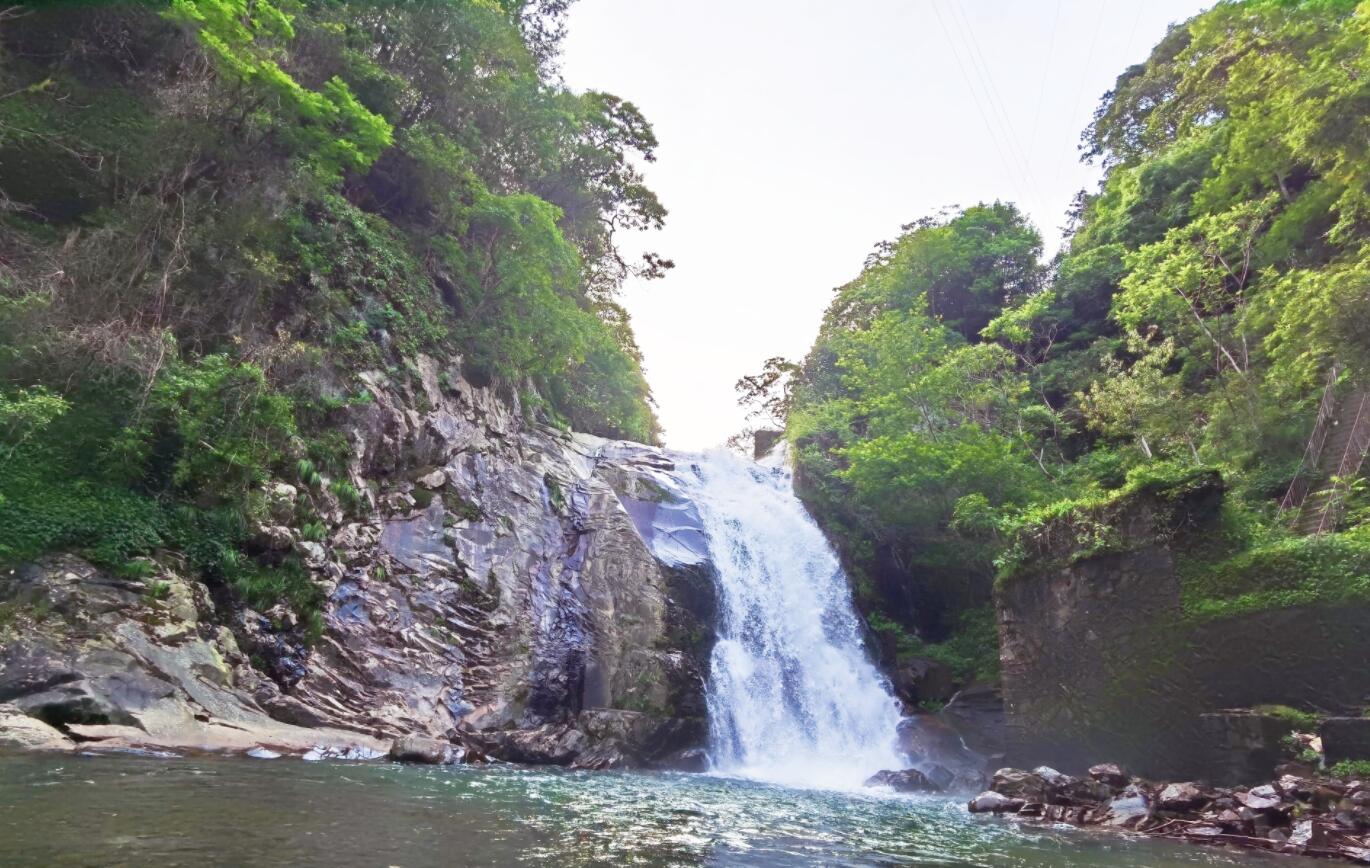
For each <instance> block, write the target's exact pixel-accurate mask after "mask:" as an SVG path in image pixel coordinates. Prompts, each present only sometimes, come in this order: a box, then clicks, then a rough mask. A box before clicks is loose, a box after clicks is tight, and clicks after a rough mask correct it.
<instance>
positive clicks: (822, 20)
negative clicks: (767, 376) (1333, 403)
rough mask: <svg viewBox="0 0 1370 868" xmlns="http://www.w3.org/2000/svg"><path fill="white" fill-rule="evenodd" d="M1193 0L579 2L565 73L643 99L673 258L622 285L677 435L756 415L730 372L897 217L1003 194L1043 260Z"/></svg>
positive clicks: (856, 266)
mask: <svg viewBox="0 0 1370 868" xmlns="http://www.w3.org/2000/svg"><path fill="white" fill-rule="evenodd" d="M1207 5H1211V4H1210V3H1205V2H1199V0H961V2H958V0H849V2H840V3H839V2H832V0H578V2H577V3H576V4H575V5H573V6H572V7H571V12H570V15H569V18H568V22H567V23H568V28H569V32H568V35H567V39H566V42H565V45H564V58H563V63H562V74H563V75H564V77H565V79H566V82H567V84H568V85H569V86H570V87H572V88H573V89H575V90H587V89H593V90H604V91H608V92H610V93H614V94H617V95H618V96H621V97H623V98H625V99H628V100H631V101H632V102H634V103H636V104H637V105H638V107H639V108H641V109H642V111H643V112H644V113H645V114H646V116H647V118H648V120H650V121H651V122H652V125H653V127H654V128H655V130H656V134H657V138H658V139H659V140H660V142H661V145H660V147H659V149H658V151H657V160H656V162H654V163H651V164H648V165H645V166H644V170H645V174H646V178H647V183H648V186H650V187H651V188H652V189H654V190H655V191H656V192H657V194H658V195H659V196H660V197H661V199H662V202H663V203H664V204H665V206H666V208H667V209H668V210H669V212H670V214H669V216H668V217H667V220H666V228H665V229H664V230H662V231H660V232H651V233H643V234H641V235H640V236H635V237H629V238H625V239H623V241H624V247H625V249H627V250H629V251H643V250H650V251H655V252H658V253H660V254H662V255H663V256H666V257H668V258H670V259H673V260H674V261H675V263H676V267H675V269H673V270H672V271H670V272H668V274H667V276H666V277H665V278H664V279H661V280H654V281H630V282H629V284H628V285H627V286H626V287H625V288H624V293H623V302H624V305H625V307H627V309H628V311H629V313H630V314H631V315H632V318H633V326H634V330H635V332H636V334H637V339H638V343H639V344H640V345H641V347H642V350H643V353H644V357H645V363H646V370H647V379H648V382H649V383H650V384H651V386H652V390H653V394H654V395H655V398H656V401H657V404H658V414H659V416H660V418H661V422H662V425H663V426H664V428H665V439H666V444H667V445H668V446H670V447H673V448H676V449H690V450H695V449H703V448H707V447H709V446H714V445H718V444H720V443H722V442H723V440H724V439H726V438H727V437H728V436H729V435H731V434H733V433H736V432H737V431H739V430H741V429H742V428H743V426H744V425H745V424H746V420H745V418H744V411H743V410H742V409H741V408H740V407H738V406H737V403H736V393H735V392H734V389H733V384H734V383H735V382H736V380H737V379H738V378H739V377H741V376H743V375H745V374H752V373H756V372H757V371H759V370H760V368H761V364H762V362H763V361H764V360H765V359H767V358H769V357H771V356H777V355H778V356H785V357H788V358H792V359H796V360H798V359H801V358H802V357H803V356H804V354H805V353H806V352H807V351H808V348H809V346H810V344H812V342H813V338H814V336H815V335H816V334H817V331H818V325H819V321H820V320H821V318H822V315H823V311H824V309H825V308H826V307H827V305H828V302H829V301H830V300H831V298H832V291H833V289H834V288H835V287H837V286H840V285H842V284H843V283H846V282H847V281H849V280H851V279H852V278H854V277H855V276H856V275H857V274H858V273H859V272H860V269H861V264H862V262H863V261H864V259H865V257H866V254H867V253H868V252H870V250H871V249H872V248H873V247H874V246H875V244H876V242H878V241H881V240H883V239H892V238H894V237H896V236H897V235H898V233H899V227H900V226H901V225H902V224H905V223H909V222H911V221H913V220H916V219H918V218H919V217H922V216H925V215H928V214H933V213H936V212H938V211H939V210H941V209H943V208H945V207H948V206H956V205H960V206H967V205H973V204H975V203H976V202H981V201H994V200H995V199H1002V200H1007V201H1012V202H1015V203H1017V204H1018V205H1019V207H1021V208H1022V209H1023V210H1024V211H1026V212H1027V213H1028V215H1029V216H1030V217H1031V219H1032V220H1033V222H1034V223H1035V224H1036V225H1037V227H1038V229H1039V230H1041V232H1042V234H1043V237H1044V238H1045V239H1046V246H1047V252H1048V254H1050V253H1051V252H1053V251H1054V250H1055V248H1056V247H1057V246H1058V245H1059V243H1060V236H1061V229H1060V227H1061V226H1062V225H1063V224H1064V222H1065V216H1064V215H1065V212H1066V208H1067V206H1068V205H1069V204H1070V201H1071V199H1072V198H1073V197H1074V195H1075V193H1076V192H1077V191H1078V190H1080V189H1081V188H1084V187H1088V188H1090V189H1093V188H1094V187H1095V185H1096V184H1097V183H1098V177H1099V175H1098V170H1097V168H1094V167H1091V166H1088V165H1083V164H1081V163H1080V162H1079V158H1078V149H1077V146H1078V143H1079V139H1080V133H1081V131H1082V130H1083V129H1084V128H1085V126H1086V125H1087V124H1088V123H1089V120H1090V118H1091V116H1092V115H1093V112H1094V108H1095V106H1096V105H1097V104H1098V100H1099V97H1100V96H1101V95H1102V94H1103V93H1104V92H1106V91H1107V90H1109V89H1110V88H1111V87H1112V85H1113V82H1114V80H1115V79H1116V78H1117V76H1118V75H1119V74H1120V73H1121V72H1122V71H1123V70H1124V69H1126V68H1127V66H1129V65H1131V64H1133V63H1138V62H1141V61H1142V60H1144V59H1145V58H1146V56H1147V54H1148V53H1149V51H1150V49H1151V46H1152V45H1154V44H1155V43H1156V42H1157V41H1158V40H1159V39H1160V38H1161V36H1162V35H1164V33H1165V31H1166V27H1167V26H1168V25H1169V24H1171V23H1174V22H1180V21H1183V20H1185V19H1187V18H1189V17H1190V16H1192V15H1194V14H1195V13H1197V12H1199V11H1200V10H1201V9H1203V8H1204V7H1205V6H1207Z"/></svg>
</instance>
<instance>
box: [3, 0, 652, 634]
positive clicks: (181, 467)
mask: <svg viewBox="0 0 1370 868" xmlns="http://www.w3.org/2000/svg"><path fill="white" fill-rule="evenodd" d="M567 5H568V4H567V3H566V2H563V0H537V2H532V0H425V2H400V0H391V2H330V0H161V2H153V0H149V2H141V3H140V2H123V3H90V2H86V3H79V2H73V3H42V4H27V5H22V6H12V7H7V8H5V9H4V10H3V11H0V428H3V430H4V434H5V437H4V443H5V446H4V452H3V455H0V560H3V561H5V562H14V561H17V560H19V559H22V558H27V557H32V556H34V555H36V554H39V553H41V552H44V551H52V550H77V551H81V552H84V553H86V554H87V555H88V556H89V557H91V558H92V559H93V560H95V561H96V562H97V563H99V564H101V565H104V566H107V567H110V568H113V569H114V570H116V571H123V572H125V573H129V574H133V575H134V576H135V577H136V576H137V575H139V574H142V573H145V572H146V571H148V570H149V569H150V564H149V562H148V561H146V560H140V559H139V556H141V555H145V554H149V553H151V552H153V551H160V550H172V551H178V552H181V553H183V554H184V555H185V557H186V558H187V559H188V561H189V563H190V564H191V566H193V567H194V568H195V569H196V571H197V573H198V574H199V575H202V576H203V577H204V578H205V579H206V580H207V581H209V582H210V583H211V584H212V585H213V586H215V587H218V588H221V589H226V590H229V591H236V592H237V595H238V596H240V597H243V598H245V599H246V600H247V601H249V602H250V603H252V604H253V605H259V606H269V605H271V604H272V603H274V602H276V601H278V600H281V599H287V600H289V601H290V602H292V603H293V604H294V605H295V607H296V609H297V610H300V611H302V612H305V613H308V612H309V611H311V610H314V609H316V607H317V606H318V604H319V599H318V595H319V593H320V592H319V591H318V590H317V589H316V588H315V587H314V586H313V585H312V584H311V582H310V581H309V579H308V575H307V573H305V572H304V571H303V570H302V569H301V568H300V567H299V565H298V564H297V563H295V562H294V561H293V560H292V559H290V558H287V559H286V560H285V561H284V562H281V561H279V559H277V560H276V561H274V562H266V561H263V560H261V559H258V558H253V557H249V556H247V555H246V554H245V553H244V552H245V548H244V545H243V543H244V539H245V536H246V533H247V528H248V527H250V526H251V524H252V522H253V521H254V520H255V519H256V518H258V517H259V516H260V514H261V512H262V509H263V504H262V492H261V486H262V483H263V482H264V481H265V480H267V479H268V478H275V479H286V480H290V481H292V482H294V483H296V484H297V485H298V486H300V488H301V489H302V490H303V491H304V492H306V493H307V494H308V496H307V497H306V498H304V499H302V500H301V501H300V506H299V511H300V514H299V515H297V516H295V519H296V524H298V526H300V527H301V528H302V531H301V532H302V533H303V534H304V535H305V538H306V539H308V538H321V537H322V535H323V533H324V532H325V524H324V523H323V522H322V520H321V518H320V517H321V516H322V515H323V514H325V513H336V512H337V511H339V510H341V511H343V512H344V513H345V512H346V511H348V510H353V509H357V508H360V507H361V506H363V505H364V504H365V503H366V502H367V500H368V498H369V496H370V494H369V493H368V492H366V491H364V490H359V485H358V484H356V483H355V481H354V480H350V479H349V477H348V475H347V472H346V471H347V462H348V459H349V454H350V451H351V450H352V448H353V444H349V443H347V442H345V441H344V440H343V438H342V436H341V435H340V434H339V433H338V432H337V430H336V426H334V425H331V424H330V422H331V419H333V418H334V416H335V414H336V413H338V412H339V411H340V410H342V409H344V408H347V407H348V406H349V405H352V404H355V403H356V402H365V401H367V400H369V399H370V395H369V394H368V393H367V392H366V391H365V390H364V389H363V388H361V383H360V380H359V379H358V377H359V375H361V374H362V373H363V372H368V371H369V372H375V373H376V374H378V375H380V376H384V377H387V378H389V379H390V380H392V381H400V382H403V381H404V380H405V378H406V377H409V376H411V375H412V370H411V366H412V360H413V359H414V358H415V357H416V356H417V355H418V354H423V353H427V354H430V355H433V356H438V357H442V358H460V359H461V360H462V363H463V371H464V372H465V373H466V375H468V376H470V377H471V378H472V379H473V380H474V381H477V382H483V383H486V384H492V385H495V386H496V387H498V388H499V389H501V390H502V391H503V392H504V393H505V394H506V395H507V397H508V400H509V402H510V403H511V404H513V405H514V406H517V407H519V408H521V412H523V413H524V415H525V416H526V417H527V418H529V419H530V420H538V421H542V422H546V423H550V424H553V425H560V426H562V427H574V428H576V429H578V430H584V431H590V432H595V433H600V434H604V435H609V436H617V437H626V438H633V439H637V440H642V441H647V442H652V441H655V440H656V439H657V437H658V434H659V431H658V427H657V424H656V420H655V417H654V414H653V411H652V405H651V400H650V395H649V392H648V388H647V385H646V381H645V380H644V378H643V375H642V370H641V365H640V361H641V359H640V354H639V353H638V351H637V348H636V346H635V345H634V342H633V336H632V333H631V330H630V328H629V324H628V321H627V316H626V314H625V312H624V311H623V309H622V308H621V307H619V306H618V305H617V304H616V302H615V293H616V290H617V288H618V287H619V285H620V284H621V283H622V281H623V280H624V279H625V277H626V276H628V275H629V274H636V275H645V276H648V277H650V276H655V275H659V274H660V273H661V272H662V271H663V270H664V269H667V268H669V267H670V266H671V263H670V261H669V260H666V259H664V258H661V257H658V256H655V255H648V256H647V257H645V258H644V259H643V260H642V261H638V262H632V261H627V260H626V259H625V258H624V257H623V256H622V255H620V252H619V250H618V248H617V246H616V238H615V233H616V232H619V231H621V230H625V229H634V230H636V229H651V228H656V227H660V226H661V224H662V221H663V218H664V217H665V213H666V212H665V210H664V208H663V207H662V205H661V203H660V202H659V201H658V200H657V198H656V196H655V195H654V194H653V193H652V192H651V190H649V189H648V188H647V187H646V186H644V184H643V181H642V178H641V176H640V174H639V171H638V170H637V168H635V166H636V165H637V163H638V161H640V160H651V159H652V158H653V150H654V148H655V146H656V140H655V138H654V136H653V133H652V129H651V126H650V125H649V124H648V123H647V121H646V120H645V119H644V118H643V116H642V115H641V113H640V112H639V111H638V110H637V108H636V107H634V106H633V105H632V104H631V103H628V102H625V101H623V100H621V99H618V98H616V97H614V96H612V95H610V94H607V93H598V92H588V93H584V94H575V93H572V92H570V91H569V90H568V89H567V88H565V87H564V86H563V85H562V84H561V83H560V80H559V77H558V74H557V71H556V59H557V51H558V45H559V40H560V37H561V35H562V30H563V14H564V12H565V7H566V6H567ZM311 533H312V534H313V536H312V537H311V536H310V534H311Z"/></svg>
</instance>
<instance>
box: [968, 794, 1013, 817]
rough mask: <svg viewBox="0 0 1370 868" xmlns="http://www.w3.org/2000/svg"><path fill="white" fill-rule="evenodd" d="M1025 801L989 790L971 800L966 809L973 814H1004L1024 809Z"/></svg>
mask: <svg viewBox="0 0 1370 868" xmlns="http://www.w3.org/2000/svg"><path fill="white" fill-rule="evenodd" d="M1023 804H1024V802H1023V800H1022V799H1017V798H1013V797H1011V796H1006V795H1004V794H1003V793H996V792H994V791H993V790H988V791H986V792H983V793H981V794H980V795H978V796H976V797H975V798H973V799H971V800H970V804H968V805H967V806H966V807H967V808H968V809H969V810H970V812H971V813H972V814H1003V813H1008V812H1011V811H1017V810H1019V809H1021V808H1022V807H1023Z"/></svg>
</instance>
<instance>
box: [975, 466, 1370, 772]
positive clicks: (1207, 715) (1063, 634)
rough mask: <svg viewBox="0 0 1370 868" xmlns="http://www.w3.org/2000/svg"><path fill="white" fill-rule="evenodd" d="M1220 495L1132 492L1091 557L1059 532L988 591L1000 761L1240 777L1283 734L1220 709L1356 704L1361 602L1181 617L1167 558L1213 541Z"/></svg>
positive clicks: (1364, 629)
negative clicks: (994, 613)
mask: <svg viewBox="0 0 1370 868" xmlns="http://www.w3.org/2000/svg"><path fill="white" fill-rule="evenodd" d="M1221 497H1222V489H1221V483H1220V482H1219V481H1218V480H1217V479H1216V477H1215V478H1211V479H1206V480H1199V481H1198V482H1197V483H1196V484H1194V485H1193V486H1191V487H1190V488H1188V489H1187V490H1185V491H1183V492H1179V493H1176V492H1161V493H1157V492H1141V493H1138V494H1137V495H1134V496H1133V497H1131V498H1130V499H1128V500H1127V501H1125V502H1122V503H1119V504H1118V505H1117V508H1116V511H1115V513H1114V514H1112V515H1110V516H1107V519H1108V523H1109V526H1110V527H1112V528H1113V529H1115V531H1116V539H1115V540H1114V541H1113V542H1112V544H1111V545H1109V546H1108V547H1107V548H1105V549H1104V550H1095V549H1093V548H1090V546H1088V545H1080V544H1079V543H1078V542H1077V541H1076V540H1075V539H1074V538H1072V537H1071V536H1070V535H1069V534H1061V535H1058V536H1055V537H1053V538H1052V542H1051V543H1050V544H1049V545H1048V546H1047V547H1046V548H1045V549H1044V550H1043V551H1040V552H1038V553H1036V555H1035V557H1034V558H1033V559H1031V560H1029V562H1028V563H1027V564H1026V565H1025V567H1024V568H1023V569H1022V570H1020V571H1019V573H1018V574H1017V575H1015V576H1012V577H1010V579H1009V580H1007V581H1004V582H1001V583H1000V586H999V587H998V588H997V589H996V605H997V609H998V616H999V636H1000V648H1001V650H1000V657H1001V661H1002V667H1003V668H1002V684H1003V692H1004V700H1005V710H1006V717H1007V720H1006V722H1007V725H1008V746H1007V755H1008V760H1009V761H1010V762H1015V763H1018V764H1021V765H1029V764H1032V763H1039V762H1047V763H1050V764H1051V765H1053V766H1056V767H1059V768H1063V769H1066V770H1068V771H1075V770H1082V769H1084V768H1086V767H1087V766H1089V764H1090V763H1092V762H1097V761H1098V760H1099V759H1100V758H1103V757H1108V758H1117V759H1119V760H1121V761H1123V762H1124V763H1125V764H1127V765H1128V767H1129V768H1132V769H1135V770H1137V771H1138V772H1140V773H1142V774H1144V775H1148V776H1153V777H1166V778H1180V777H1190V776H1197V777H1202V778H1204V779H1207V780H1210V781H1213V782H1214V783H1221V784H1239V783H1250V782H1252V781H1255V780H1261V779H1265V778H1268V777H1269V776H1270V775H1271V774H1272V773H1273V772H1274V766H1275V763H1276V762H1278V761H1279V759H1280V758H1281V755H1282V753H1283V750H1282V747H1281V743H1280V742H1281V738H1282V737H1283V736H1285V735H1288V733H1289V731H1290V729H1291V727H1290V725H1289V724H1288V723H1287V722H1284V723H1281V722H1280V721H1278V720H1275V719H1271V718H1266V717H1263V716H1262V715H1260V714H1253V713H1250V712H1247V711H1238V710H1234V709H1246V708H1250V707H1252V706H1260V705H1264V704H1287V705H1296V706H1306V707H1315V708H1321V709H1325V710H1330V711H1334V712H1335V711H1340V712H1341V713H1344V714H1345V713H1352V710H1358V709H1359V707H1360V704H1361V703H1362V702H1363V700H1364V697H1365V696H1367V695H1370V670H1367V669H1366V667H1364V666H1361V665H1358V664H1356V663H1355V662H1353V661H1358V660H1359V659H1361V657H1363V651H1362V650H1361V649H1363V648H1364V647H1365V643H1366V642H1367V641H1370V612H1367V610H1366V607H1364V606H1363V605H1358V604H1352V603H1348V604H1345V605H1341V606H1337V607H1328V606H1294V607H1287V608H1276V609H1268V610H1256V611H1249V612H1240V613H1237V614H1231V615H1224V616H1220V617H1196V616H1194V615H1191V614H1188V613H1186V612H1185V611H1184V610H1183V608H1182V605H1181V583H1180V577H1179V575H1178V573H1177V569H1176V552H1179V551H1182V550H1183V547H1184V546H1185V545H1187V544H1190V543H1192V542H1194V541H1196V540H1201V539H1202V538H1203V536H1204V535H1205V534H1212V533H1218V532H1220V531H1219V529H1217V528H1215V527H1214V526H1213V521H1212V519H1213V517H1214V516H1215V515H1216V511H1217V510H1216V505H1217V504H1218V503H1220V501H1221Z"/></svg>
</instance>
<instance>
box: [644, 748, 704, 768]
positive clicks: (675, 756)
mask: <svg viewBox="0 0 1370 868" xmlns="http://www.w3.org/2000/svg"><path fill="white" fill-rule="evenodd" d="M709 765H710V763H709V752H708V751H706V750H705V749H704V748H702V747H688V748H685V749H684V750H678V751H674V752H672V753H669V754H667V755H666V756H664V757H662V758H661V759H660V760H657V762H656V767H657V768H660V769H665V770H667V771H675V772H707V771H708V770H709Z"/></svg>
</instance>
